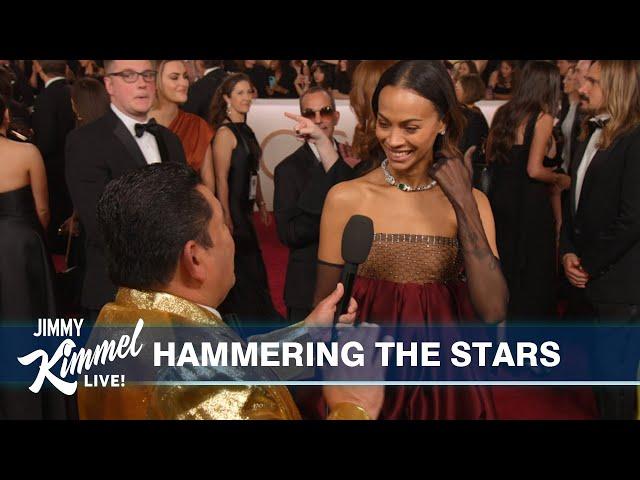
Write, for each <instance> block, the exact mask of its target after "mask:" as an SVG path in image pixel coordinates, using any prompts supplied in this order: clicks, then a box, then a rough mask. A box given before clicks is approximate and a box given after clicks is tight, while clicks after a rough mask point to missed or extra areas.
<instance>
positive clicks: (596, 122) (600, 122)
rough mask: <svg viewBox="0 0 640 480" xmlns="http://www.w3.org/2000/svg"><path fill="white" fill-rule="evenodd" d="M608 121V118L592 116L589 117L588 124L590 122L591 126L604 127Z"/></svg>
mask: <svg viewBox="0 0 640 480" xmlns="http://www.w3.org/2000/svg"><path fill="white" fill-rule="evenodd" d="M608 121H609V119H608V118H598V117H593V118H590V119H589V124H591V125H592V127H593V128H604V126H605V125H606V124H607V122H608Z"/></svg>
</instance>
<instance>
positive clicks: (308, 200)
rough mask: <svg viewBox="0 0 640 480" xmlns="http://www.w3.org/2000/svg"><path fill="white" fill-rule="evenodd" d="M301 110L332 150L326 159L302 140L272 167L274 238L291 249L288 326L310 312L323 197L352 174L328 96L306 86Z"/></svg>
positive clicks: (319, 88)
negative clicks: (336, 132)
mask: <svg viewBox="0 0 640 480" xmlns="http://www.w3.org/2000/svg"><path fill="white" fill-rule="evenodd" d="M300 111H301V114H302V116H303V117H305V118H308V119H310V120H312V121H313V122H314V123H315V124H316V125H317V126H318V127H319V128H320V129H321V130H322V132H323V133H324V134H325V135H326V137H327V138H329V139H330V140H331V144H332V145H333V151H332V155H330V156H329V157H326V158H325V157H322V156H321V155H320V152H319V150H318V147H317V146H316V145H315V144H313V143H310V142H305V143H304V144H303V145H302V146H301V147H300V148H298V149H297V150H296V151H295V152H293V153H292V154H291V155H289V156H288V157H287V158H285V159H284V160H283V161H282V162H280V164H278V166H277V167H276V169H275V178H274V182H275V191H274V196H273V202H274V203H273V205H274V214H275V218H276V227H277V230H278V237H279V238H280V241H281V242H282V243H284V244H285V245H286V246H288V247H289V263H288V265H287V278H286V283H285V288H284V300H285V303H286V305H287V317H288V320H289V321H290V322H292V323H295V322H298V321H300V320H302V319H304V318H305V317H306V316H307V315H308V314H309V312H310V311H311V309H312V305H313V294H314V290H315V279H316V268H317V256H318V242H319V240H320V215H321V213H322V206H323V204H324V199H325V197H326V196H327V193H328V191H329V189H330V188H331V187H332V186H333V185H335V184H336V183H339V182H341V181H344V180H350V179H351V178H353V176H354V175H353V170H352V169H351V167H350V166H349V165H348V164H347V163H345V162H344V160H343V159H342V157H341V156H340V153H339V150H338V142H336V140H335V139H334V138H333V132H334V129H335V127H336V125H337V123H338V121H339V120H340V113H339V112H337V111H336V105H335V100H334V99H333V96H332V95H331V93H330V92H329V91H328V90H325V89H324V88H321V87H312V88H310V89H309V90H308V91H307V92H306V93H305V94H304V95H303V96H302V97H300Z"/></svg>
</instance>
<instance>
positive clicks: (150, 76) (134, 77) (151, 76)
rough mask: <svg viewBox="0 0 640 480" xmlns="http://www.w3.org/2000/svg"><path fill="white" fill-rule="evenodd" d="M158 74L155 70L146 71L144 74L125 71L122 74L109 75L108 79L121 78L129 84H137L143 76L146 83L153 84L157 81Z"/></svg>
mask: <svg viewBox="0 0 640 480" xmlns="http://www.w3.org/2000/svg"><path fill="white" fill-rule="evenodd" d="M157 75H158V72H156V71H155V70H145V71H144V72H136V71H134V70H123V71H122V72H114V73H108V74H107V77H120V78H122V79H123V80H124V81H125V82H127V83H136V82H137V81H138V77H139V76H142V78H143V79H144V81H145V82H147V83H151V82H155V81H156V76H157Z"/></svg>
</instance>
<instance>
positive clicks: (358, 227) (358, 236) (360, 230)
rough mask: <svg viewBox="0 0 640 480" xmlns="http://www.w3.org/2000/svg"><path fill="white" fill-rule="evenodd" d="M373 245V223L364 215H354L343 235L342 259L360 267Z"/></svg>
mask: <svg viewBox="0 0 640 480" xmlns="http://www.w3.org/2000/svg"><path fill="white" fill-rule="evenodd" d="M372 243H373V221H372V220H371V219H370V218H369V217H365V216H364V215H353V216H352V217H351V218H350V219H349V221H348V222H347V225H346V226H345V227H344V232H343V234H342V258H343V259H344V261H345V262H347V263H355V264H357V265H360V264H361V263H364V261H365V260H366V259H367V257H368V256H369V251H370V250H371V244H372Z"/></svg>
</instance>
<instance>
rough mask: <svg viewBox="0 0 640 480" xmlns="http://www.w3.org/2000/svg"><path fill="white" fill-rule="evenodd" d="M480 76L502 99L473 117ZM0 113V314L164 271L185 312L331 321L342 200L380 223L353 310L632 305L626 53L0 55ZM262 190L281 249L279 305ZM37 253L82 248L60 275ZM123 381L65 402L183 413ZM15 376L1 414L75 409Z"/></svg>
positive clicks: (148, 279) (381, 403) (240, 330)
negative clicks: (265, 108)
mask: <svg viewBox="0 0 640 480" xmlns="http://www.w3.org/2000/svg"><path fill="white" fill-rule="evenodd" d="M255 98H292V99H298V102H297V103H298V107H299V108H298V109H297V111H295V112H289V113H287V116H288V117H289V118H290V119H291V125H292V130H293V132H294V134H295V136H296V137H297V138H298V139H299V140H300V141H301V142H302V143H301V146H300V147H299V148H298V149H297V150H296V151H295V152H293V153H292V154H291V155H289V156H288V157H286V158H283V159H282V161H281V162H280V163H279V164H278V166H277V167H276V169H275V172H274V203H273V215H272V212H269V211H268V210H267V203H266V201H265V199H264V196H263V193H262V188H261V184H260V177H259V175H258V171H259V169H260V158H261V155H262V152H261V147H260V144H259V142H258V140H257V139H256V136H255V134H254V132H253V131H252V129H251V128H250V126H249V125H248V124H247V122H246V119H247V115H248V114H249V112H250V109H251V104H252V101H253V99H255ZM336 99H348V100H349V102H350V105H351V109H352V110H353V112H354V114H355V116H356V120H357V125H356V128H355V132H354V137H353V140H352V142H351V144H348V143H342V142H338V141H337V140H336V139H335V138H334V131H335V128H336V126H337V125H338V123H339V121H340V113H339V112H338V110H337V108H336ZM481 100H501V101H502V102H503V104H502V105H501V106H500V107H499V108H498V110H497V111H496V113H495V115H494V117H493V119H492V122H491V124H490V125H489V123H488V122H487V119H486V118H485V116H484V114H483V113H482V111H481V110H480V109H479V108H478V105H477V102H479V101H481ZM0 135H1V136H2V137H1V138H0V158H1V159H2V162H0V233H1V235H0V258H1V259H2V271H0V319H3V320H4V319H8V318H11V319H12V320H24V321H33V320H34V319H36V318H39V317H51V318H54V317H56V316H61V315H66V314H69V313H71V312H81V313H82V314H84V315H85V316H86V318H87V319H88V320H89V321H90V323H92V324H93V323H96V322H97V323H98V324H100V323H105V322H109V321H111V319H112V317H113V316H114V315H116V313H113V312H114V311H118V312H121V311H122V309H125V310H126V309H130V310H131V312H132V315H131V318H134V317H136V318H137V316H136V315H137V310H139V309H141V308H143V304H144V305H149V304H152V305H156V303H157V302H156V300H155V299H156V297H155V296H154V295H158V294H160V293H162V294H165V295H172V296H173V297H175V298H177V299H178V300H176V302H178V303H179V304H180V305H181V307H180V312H185V311H187V310H185V309H186V308H187V306H189V311H190V312H194V311H197V312H199V313H198V314H197V315H198V318H199V319H198V320H196V319H190V318H189V316H188V315H186V314H182V316H183V317H185V318H183V319H182V320H184V321H186V322H189V321H192V322H199V323H202V322H204V323H205V324H206V323H207V322H210V323H212V324H220V323H222V322H223V320H224V325H227V326H229V327H231V328H233V330H234V334H237V335H238V336H240V337H242V338H244V333H245V329H246V328H247V327H248V326H250V325H252V324H255V323H264V324H271V325H274V326H275V325H300V324H304V323H305V322H306V323H307V324H324V323H323V322H328V323H329V324H330V322H331V320H332V318H333V312H334V311H335V308H336V304H337V303H338V301H339V300H340V295H341V294H342V293H341V292H342V290H341V287H336V285H337V284H338V283H339V280H340V274H341V271H342V266H343V265H344V260H343V258H342V252H341V243H340V241H341V237H342V232H343V230H344V228H345V225H346V223H347V221H348V220H349V218H350V217H351V216H352V215H354V214H361V215H366V216H368V217H370V218H371V219H372V220H373V223H374V227H375V234H374V239H373V246H372V249H371V252H370V254H369V257H368V258H367V260H366V261H365V262H364V263H363V264H362V265H361V266H360V268H359V270H358V277H357V280H356V284H355V287H354V290H353V298H354V300H353V305H354V307H353V309H352V310H350V312H349V314H348V315H345V316H344V318H343V321H344V322H346V323H353V321H354V320H356V319H358V320H365V321H367V322H374V323H379V324H385V325H392V326H397V327H402V326H403V325H415V324H416V322H417V323H419V324H424V325H425V326H429V325H432V324H436V323H442V322H445V323H448V324H450V325H451V326H456V325H460V324H463V323H466V322H474V321H477V322H485V323H492V324H493V323H495V324H501V323H503V322H506V323H507V325H509V324H516V323H518V322H521V323H522V322H529V323H531V322H533V323H539V324H543V323H544V322H549V321H554V320H556V319H558V318H560V315H563V316H564V318H572V317H576V318H583V319H584V318H589V319H592V321H594V322H595V323H596V324H607V322H609V321H610V319H611V318H612V317H615V318H616V320H617V321H620V320H621V319H622V322H623V323H624V324H625V325H626V326H627V327H629V328H631V327H632V326H633V325H635V324H637V322H638V320H640V313H639V312H640V310H639V307H638V306H639V305H640V280H638V278H639V277H638V276H637V275H635V274H634V266H635V265H637V264H635V262H636V261H639V262H640V214H639V212H640V197H639V196H638V195H639V194H638V192H639V191H640V190H639V189H638V188H637V184H638V182H639V181H640V166H639V165H640V164H639V163H638V162H637V161H636V160H637V159H636V157H637V156H638V155H640V62H637V61H629V60H625V61H611V60H579V61H578V60H557V61H548V60H528V61H514V60H502V61H487V60H463V61H423V60H413V61H394V60H364V61H354V60H336V61H330V60H314V61H307V60H270V61H262V60H233V61H222V60H190V61H185V60H162V61H157V62H155V61H151V60H103V61H94V60H79V61H67V60H34V61H26V60H25V61H8V60H0ZM155 164H161V165H155ZM473 187H475V188H473ZM105 192H106V193H105ZM103 194H104V195H103ZM256 209H257V211H258V212H259V218H260V221H262V222H263V223H264V224H265V225H266V226H268V225H270V223H271V222H272V221H274V220H275V227H276V230H277V234H278V237H279V239H280V241H281V242H282V244H283V245H285V246H286V247H288V249H289V260H288V265H287V273H286V282H285V289H284V301H285V304H286V307H287V315H286V318H282V317H281V316H280V314H279V313H278V312H277V311H276V309H275V307H274V304H273V301H272V298H271V292H270V289H269V285H268V280H267V272H266V267H265V260H264V258H263V255H262V251H261V248H260V242H259V239H258V235H257V233H256V228H255V225H254V211H255V210H256ZM74 239H75V240H74ZM231 239H232V240H233V241H232V242H231V241H230V240H231ZM51 253H54V254H59V255H64V256H65V262H66V265H65V267H70V266H72V265H74V266H75V267H76V268H75V269H70V268H67V270H66V271H65V272H64V274H63V275H62V276H61V275H58V277H56V274H55V268H54V266H53V263H52V260H51ZM212 272H215V273H212ZM65 275H66V276H67V277H72V281H71V282H66V283H64V281H65V279H64V276H65ZM63 289H66V290H69V289H70V290H72V291H73V292H76V295H71V296H70V295H68V294H64V292H63V291H62V290H63ZM63 299H64V301H63ZM149 302H151V303H149ZM154 302H156V303H154ZM185 302H186V303H185ZM114 305H115V307H114ZM355 305H357V311H356V308H355ZM116 307H117V308H116ZM154 308H158V309H160V310H162V308H164V307H162V308H161V307H158V306H156V307H154ZM172 308H173V310H170V309H169V310H167V309H165V310H163V311H164V312H165V313H170V314H174V315H177V314H178V310H176V308H177V307H172ZM203 308H204V311H201V309H203ZM118 309H120V310H118ZM198 309H200V310H198ZM193 315H195V314H193ZM118 318H120V317H118ZM288 334H290V333H287V334H283V335H288ZM222 391H224V389H223V388H220V389H214V390H213V391H208V393H205V394H203V396H201V397H197V398H198V399H199V400H197V402H196V403H195V404H190V408H196V407H197V405H200V403H199V402H207V401H213V400H212V399H214V398H216V396H220V394H221V392H222ZM27 393H28V392H27ZM236 393H237V392H236ZM245 393H247V392H245ZM139 394H140V393H139V392H137V393H136V394H135V395H139ZM3 395H5V394H4V393H3ZM132 395H133V394H132ZM135 395H133V396H132V397H127V396H126V395H115V396H113V397H110V398H109V405H110V406H109V407H107V406H103V407H104V408H101V407H100V406H99V405H97V406H96V402H99V401H100V399H99V398H94V397H93V396H91V395H85V396H82V395H81V396H79V398H78V400H79V402H78V405H79V407H80V408H79V414H80V416H81V418H107V417H109V418H111V417H114V418H127V416H128V415H133V416H142V417H148V418H160V417H162V415H165V416H168V417H170V418H176V417H180V418H191V417H189V415H188V414H187V413H186V411H184V410H181V411H180V412H177V411H176V409H175V405H176V404H177V403H176V402H178V403H179V401H178V400H176V399H175V398H173V397H171V395H170V396H169V397H170V398H171V399H172V400H171V402H173V403H171V405H173V407H171V409H169V410H166V409H164V410H163V408H161V407H162V405H164V406H166V402H168V400H167V397H166V396H165V397H162V398H163V400H162V402H165V403H162V402H160V403H159V404H158V405H160V406H158V409H159V410H154V411H153V412H151V410H147V411H145V412H142V411H141V410H139V409H130V408H129V407H130V406H131V405H132V404H133V402H135V401H137V400H136V399H138V397H136V396H135ZM149 395H151V394H150V393H149ZM176 395H178V393H176ZM180 395H185V393H184V392H182V393H180ZM256 396H258V397H259V398H258V399H256V398H255V397H256ZM283 396H284V397H286V398H285V399H284V400H283V398H284V397H283ZM5 398H11V399H12V400H11V401H5ZM16 398H17V397H15V396H11V397H9V396H7V397H3V401H1V402H0V406H2V408H4V410H3V411H2V415H3V416H6V417H30V418H38V417H40V418H42V417H46V418H51V417H64V416H70V415H73V414H78V413H77V412H75V413H69V410H70V406H69V402H68V401H64V402H63V401H60V402H58V404H57V405H58V406H59V409H58V410H56V408H55V407H54V406H55V405H56V402H55V401H54V400H52V399H49V400H47V401H42V400H41V399H36V398H35V396H29V400H28V401H25V402H22V401H17V400H16ZM189 398H191V397H189ZM243 398H244V400H243V401H244V402H245V403H244V404H243V405H245V407H246V408H247V409H250V410H251V411H252V412H253V414H252V415H248V417H251V418H274V415H275V414H274V413H273V412H276V411H277V412H280V413H279V414H278V415H276V417H278V418H280V417H282V418H299V417H300V416H302V418H325V417H326V412H327V411H328V410H329V411H331V412H332V414H331V415H332V418H381V419H440V418H455V419H458V418H465V419H480V418H483V419H491V418H496V417H497V416H498V414H497V413H496V411H497V409H499V407H498V406H497V405H496V402H495V399H494V398H493V395H492V392H491V389H490V388H487V387H482V386H473V387H471V386H470V387H465V388H437V389H431V388H426V387H408V386H407V387H398V388H388V389H386V391H385V390H382V387H376V388H370V389H368V390H367V389H362V390H358V389H348V388H345V389H342V390H341V389H339V388H337V389H335V388H334V389H332V388H325V389H324V390H322V389H297V390H296V391H295V392H293V396H292V397H291V398H289V392H286V390H285V391H284V392H283V391H275V390H273V391H272V390H268V389H263V390H260V389H257V390H251V391H250V392H249V393H247V394H246V395H244V397H243ZM265 398H268V401H266V404H268V407H267V408H266V410H264V411H263V410H260V409H259V408H258V407H257V406H256V405H258V404H260V405H264V404H265V401H263V400H264V399H265ZM595 399H596V401H597V406H598V411H599V414H600V415H601V417H602V418H633V417H634V415H636V414H637V413H636V412H637V398H636V390H635V389H634V388H633V387H625V388H623V387H620V388H600V389H596V390H595ZM103 400H104V399H103ZM191 400H193V401H196V400H194V399H193V398H191ZM181 401H185V399H184V398H182V397H181V399H180V402H181ZM261 401H263V402H262V403H260V402H261ZM278 402H282V405H280V403H278ZM43 405H46V409H45V407H44V406H43ZM88 405H91V407H90V408H89V407H88ZM278 405H280V407H278ZM158 411H163V412H165V413H164V414H162V415H160V414H158ZM167 411H170V412H171V413H166V412H167ZM256 412H257V413H256ZM260 412H262V413H260ZM282 412H289V413H286V414H283V413H282ZM212 415H213V414H212ZM261 415H262V417H261ZM331 415H330V416H331ZM214 416H215V415H214ZM238 416H240V417H241V416H242V415H241V414H240V413H238ZM162 418H164V417H162Z"/></svg>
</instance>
